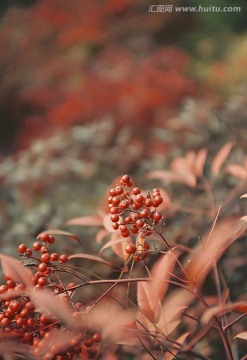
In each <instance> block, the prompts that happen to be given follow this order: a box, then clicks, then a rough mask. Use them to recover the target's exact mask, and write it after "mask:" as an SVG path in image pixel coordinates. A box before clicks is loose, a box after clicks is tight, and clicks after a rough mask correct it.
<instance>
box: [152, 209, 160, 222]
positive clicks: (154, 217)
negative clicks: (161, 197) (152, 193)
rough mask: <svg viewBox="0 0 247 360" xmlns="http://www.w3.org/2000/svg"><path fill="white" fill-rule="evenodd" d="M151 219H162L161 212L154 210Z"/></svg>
mask: <svg viewBox="0 0 247 360" xmlns="http://www.w3.org/2000/svg"><path fill="white" fill-rule="evenodd" d="M153 219H154V220H156V221H159V220H160V219H162V214H161V213H160V212H158V211H156V212H155V213H154V214H153Z"/></svg>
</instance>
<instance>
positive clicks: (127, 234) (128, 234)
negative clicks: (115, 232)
mask: <svg viewBox="0 0 247 360" xmlns="http://www.w3.org/2000/svg"><path fill="white" fill-rule="evenodd" d="M121 236H122V237H124V238H126V237H129V236H130V233H129V231H128V230H127V231H124V232H122V233H121Z"/></svg>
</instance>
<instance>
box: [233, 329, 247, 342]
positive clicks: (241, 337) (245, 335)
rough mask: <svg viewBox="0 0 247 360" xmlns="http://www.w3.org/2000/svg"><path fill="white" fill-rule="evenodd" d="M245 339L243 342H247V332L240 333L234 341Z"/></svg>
mask: <svg viewBox="0 0 247 360" xmlns="http://www.w3.org/2000/svg"><path fill="white" fill-rule="evenodd" d="M236 338H238V339H243V340H247V331H243V332H241V333H239V334H238V335H236V336H234V339H236Z"/></svg>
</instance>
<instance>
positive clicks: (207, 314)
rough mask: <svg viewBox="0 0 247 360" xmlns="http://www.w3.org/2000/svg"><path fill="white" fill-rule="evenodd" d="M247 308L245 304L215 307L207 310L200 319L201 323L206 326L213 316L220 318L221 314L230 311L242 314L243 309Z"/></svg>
mask: <svg viewBox="0 0 247 360" xmlns="http://www.w3.org/2000/svg"><path fill="white" fill-rule="evenodd" d="M246 308H247V302H237V303H231V304H227V305H224V306H222V305H216V306H213V307H211V308H209V309H207V310H206V311H205V312H204V314H203V316H202V318H201V321H202V322H203V323H204V324H207V323H208V322H209V321H210V320H211V319H212V317H213V316H222V315H223V314H226V313H228V312H232V311H238V312H244V311H243V309H246ZM240 309H241V310H240Z"/></svg>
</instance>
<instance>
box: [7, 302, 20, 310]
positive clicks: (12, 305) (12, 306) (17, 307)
mask: <svg viewBox="0 0 247 360" xmlns="http://www.w3.org/2000/svg"><path fill="white" fill-rule="evenodd" d="M9 307H10V309H11V310H13V311H14V312H16V311H19V310H20V308H21V303H19V301H17V300H12V301H11V302H10V304H9Z"/></svg>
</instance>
